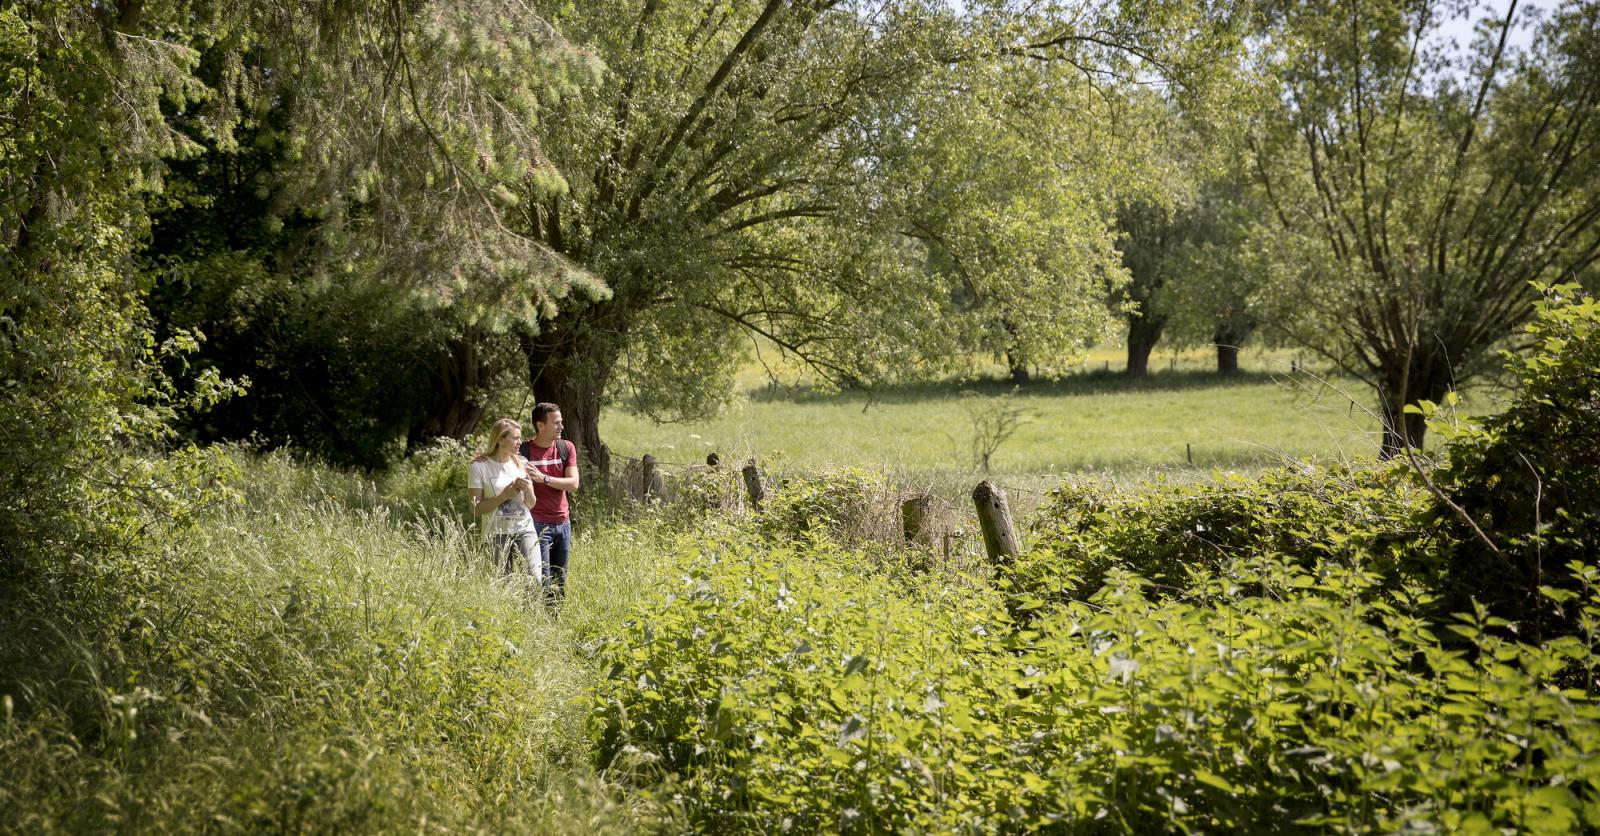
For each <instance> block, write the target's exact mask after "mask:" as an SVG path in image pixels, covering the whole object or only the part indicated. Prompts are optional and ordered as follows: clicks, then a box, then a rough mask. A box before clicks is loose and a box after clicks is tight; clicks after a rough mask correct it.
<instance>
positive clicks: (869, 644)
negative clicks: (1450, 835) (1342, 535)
mask: <svg viewBox="0 0 1600 836" xmlns="http://www.w3.org/2000/svg"><path fill="white" fill-rule="evenodd" d="M679 548H680V554H681V563H680V571H681V577H680V580H679V582H678V583H677V584H675V585H673V586H672V587H670V588H668V589H665V590H663V591H662V592H661V594H660V595H659V596H658V597H657V598H656V599H655V600H653V601H651V602H650V603H649V604H648V606H646V607H645V608H643V609H642V610H641V611H640V612H639V614H638V617H637V618H636V619H635V620H634V621H632V622H631V623H629V624H628V625H627V626H626V628H625V629H624V630H623V631H622V633H621V634H620V635H619V636H617V637H616V639H615V640H613V641H611V642H609V643H608V644H607V645H606V646H605V647H604V648H603V651H602V660H603V661H604V662H605V663H606V665H607V667H608V675H607V679H606V681H605V682H604V683H602V685H601V686H600V687H599V688H598V689H597V690H596V693H595V697H594V701H593V709H592V714H591V720H590V729H591V734H592V735H593V736H594V737H595V739H596V741H597V743H598V745H599V755H600V757H601V762H602V764H603V765H606V766H608V767H610V768H611V769H612V770H614V771H616V772H621V773H632V774H633V775H635V777H636V779H638V780H640V781H642V782H644V783H646V784H647V785H652V786H656V787H658V788H659V791H660V792H661V793H663V794H668V795H671V796H672V797H673V798H675V799H676V800H677V801H678V803H679V804H681V805H682V806H683V807H684V809H685V811H686V812H687V814H688V815H689V816H690V821H691V823H692V824H693V825H694V826H695V827H697V828H700V829H708V830H752V831H753V830H768V829H794V830H799V831H803V832H810V831H818V830H840V831H849V832H887V831H912V832H919V831H938V832H949V831H995V830H1000V831H1034V830H1049V831H1057V832H1139V833H1143V832H1157V831H1161V832H1173V831H1192V830H1202V831H1222V832H1255V831H1267V830H1307V831H1322V830H1329V829H1333V830H1346V831H1393V830H1423V831H1427V830H1439V829H1442V830H1448V831H1474V832H1489V831H1490V830H1494V829H1499V828H1510V829H1515V830H1521V831H1527V832H1571V831H1573V830H1576V829H1580V828H1591V829H1592V828H1595V827H1600V762H1596V761H1595V759H1594V758H1593V753H1594V752H1595V751H1596V747H1597V746H1600V705H1597V704H1596V702H1595V698H1594V696H1593V693H1594V692H1593V689H1592V683H1593V676H1594V674H1595V673H1596V668H1597V662H1596V658H1597V657H1596V655H1595V652H1596V650H1597V649H1600V648H1597V646H1596V642H1597V640H1600V571H1597V570H1595V569H1594V568H1592V567H1574V571H1575V572H1576V573H1578V576H1581V577H1582V578H1584V579H1585V580H1584V589H1583V593H1582V595H1581V596H1580V598H1578V599H1575V602H1574V603H1575V605H1576V606H1577V607H1578V609H1579V610H1580V611H1581V612H1582V613H1583V619H1584V625H1585V626H1584V630H1583V632H1582V633H1581V638H1579V637H1568V638H1564V639H1561V640H1557V641H1554V642H1551V643H1547V644H1544V645H1536V644H1529V643H1519V642H1514V641H1510V640H1507V639H1505V638H1503V637H1502V636H1500V635H1498V632H1497V631H1498V627H1499V626H1500V623H1499V622H1497V621H1496V620H1495V619H1494V618H1493V617H1492V616H1490V615H1488V614H1487V613H1486V612H1484V611H1483V610H1482V609H1479V610H1477V611H1474V612H1472V613H1469V614H1467V616H1466V617H1465V620H1460V621H1453V622H1450V623H1448V624H1445V625H1436V624H1432V623H1430V622H1428V621H1426V620H1424V619H1421V618H1418V617H1417V616H1416V615H1414V614H1413V612H1412V610H1415V609H1418V608H1425V607H1426V606H1427V605H1428V603H1429V596H1428V594H1427V593H1426V592H1425V591H1423V590H1422V589H1421V587H1419V586H1417V585H1415V584H1406V585H1403V586H1401V587H1399V588H1391V589H1386V590H1384V591H1383V592H1382V593H1381V594H1380V592H1379V591H1378V588H1379V587H1382V586H1384V585H1386V584H1387V583H1388V581H1386V580H1385V579H1384V578H1382V577H1381V576H1380V575H1379V574H1377V573H1375V572H1373V571H1370V570H1367V569H1363V568H1359V565H1351V563H1354V564H1359V563H1360V561H1353V562H1351V563H1347V562H1345V561H1333V560H1323V561H1317V562H1314V563H1313V564H1312V565H1310V566H1302V565H1300V561H1298V560H1294V559H1284V558H1282V557H1279V556H1272V555H1255V556H1246V557H1232V558H1227V559H1224V560H1221V561H1218V562H1217V563H1216V564H1215V565H1214V568H1199V569H1196V570H1195V571H1194V572H1192V573H1191V575H1190V577H1189V583H1190V586H1189V588H1188V590H1187V591H1186V593H1185V594H1184V595H1172V594H1154V592H1155V590H1154V589H1153V588H1152V586H1151V584H1150V583H1149V582H1148V581H1145V580H1143V579H1141V578H1138V577H1137V576H1134V575H1132V574H1129V573H1127V572H1126V571H1123V570H1121V569H1112V570H1110V571H1109V572H1108V573H1107V575H1106V578H1105V582H1104V584H1103V585H1102V586H1101V587H1100V589H1099V590H1098V591H1097V592H1096V593H1095V594H1094V596H1093V597H1092V598H1091V599H1089V600H1069V601H1066V602H1064V603H1060V604H1056V605H1040V606H1039V608H1038V610H1037V611H1035V612H1034V613H1033V614H1032V616H1033V617H1032V619H1031V622H1030V623H1029V625H1028V626H1027V627H1018V626H1017V625H1016V624H1015V623H1013V622H1012V621H1011V620H1010V619H1009V618H1008V617H1007V614H1006V610H1005V607H1004V606H1003V604H1002V602H1001V601H1000V600H999V599H998V598H997V597H996V595H995V594H994V593H993V592H992V591H986V590H985V589H983V588H982V587H976V588H971V587H964V586H962V585H959V584H951V583H946V582H943V581H940V580H937V579H934V578H925V579H923V585H922V586H920V587H915V588H913V589H912V590H911V591H910V592H909V593H908V591H907V589H906V588H905V586H904V585H903V582H899V581H895V582H891V581H890V580H888V579H886V578H885V577H884V576H883V575H882V574H881V573H878V572H876V571H875V570H873V569H872V568H871V567H870V566H869V565H868V563H867V562H866V561H863V560H860V559H859V556H858V555H854V554H852V553H849V552H846V551H841V550H840V549H838V548H837V547H836V546H832V545H828V544H826V543H823V544H813V545H811V546H807V547H798V548H797V547H795V546H783V547H779V548H776V549H771V548H766V547H764V546H762V545H761V544H760V543H759V542H753V541H751V540H748V539H744V538H742V537H737V536H735V537H727V538H722V539H718V540H716V541H712V542H691V541H685V542H683V543H682V544H681V545H680V547H679ZM1445 627H1447V628H1448V630H1445V629H1442V628H1445ZM1443 635H1449V636H1451V637H1454V638H1456V639H1458V640H1460V641H1462V642H1465V643H1466V644H1467V645H1468V646H1469V647H1468V649H1467V650H1465V651H1464V650H1460V649H1455V648H1452V647H1447V646H1446V642H1445V641H1444V640H1443V638H1442V636H1443ZM1575 666H1576V667H1577V668H1579V669H1582V670H1584V671H1585V675H1586V676H1587V677H1588V682H1589V683H1590V687H1589V689H1588V690H1585V689H1583V688H1567V687H1563V686H1562V684H1561V681H1560V677H1561V676H1562V672H1563V671H1569V670H1571V669H1573V668H1574V667H1575Z"/></svg>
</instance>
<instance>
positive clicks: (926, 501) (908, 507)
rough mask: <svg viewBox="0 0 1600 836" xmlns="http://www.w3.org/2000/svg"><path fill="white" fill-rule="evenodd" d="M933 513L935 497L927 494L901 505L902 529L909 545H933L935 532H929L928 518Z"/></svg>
mask: <svg viewBox="0 0 1600 836" xmlns="http://www.w3.org/2000/svg"><path fill="white" fill-rule="evenodd" d="M932 511H933V497H932V496H929V495H928V494H925V493H919V494H917V495H916V496H913V497H911V498H910V499H907V500H906V501H904V502H902V503H900V529H901V530H902V531H903V532H905V535H906V543H907V544H908V545H916V544H918V543H921V544H923V545H926V546H932V545H933V536H932V535H933V532H931V531H929V530H928V522H929V520H928V518H929V517H930V516H932Z"/></svg>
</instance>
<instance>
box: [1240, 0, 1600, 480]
mask: <svg viewBox="0 0 1600 836" xmlns="http://www.w3.org/2000/svg"><path fill="white" fill-rule="evenodd" d="M1267 8H1268V23H1269V25H1268V33H1269V34H1268V38H1267V39H1266V40H1265V41H1264V42H1263V46H1264V48H1263V52H1262V55H1263V58H1262V62H1263V68H1264V70H1265V71H1266V72H1267V73H1268V74H1269V76H1270V78H1271V79H1272V80H1273V81H1274V82H1275V85H1276V88H1277V93H1278V94H1279V103H1280V104H1281V107H1277V108H1275V109H1273V110H1271V111H1269V112H1268V113H1267V115H1266V116H1265V118H1264V120H1263V122H1262V127H1261V129H1260V130H1259V132H1258V133H1257V134H1256V137H1255V149H1254V150H1255V157H1256V162H1257V165H1258V168H1257V172H1256V173H1257V177H1258V180H1259V182H1260V183H1261V184H1262V185H1263V187H1264V188H1265V190H1266V192H1267V195H1268V199H1269V201H1270V203H1271V205H1272V207H1273V210H1274V212H1275V216H1276V221H1277V222H1278V224H1279V225H1280V227H1281V229H1282V230H1283V232H1284V237H1285V239H1286V240H1288V241H1292V242H1293V244H1294V247H1295V248H1296V249H1298V251H1299V255H1298V258H1297V259H1296V262H1297V263H1296V264H1295V267H1296V269H1294V270H1292V271H1290V272H1289V273H1288V275H1289V276H1291V277H1292V284H1291V285H1289V286H1279V287H1277V288H1276V289H1275V290H1273V291H1271V292H1270V293H1269V294H1268V295H1269V296H1273V297H1276V298H1278V299H1293V300H1294V303H1293V305H1292V310H1293V313H1292V314H1287V315H1279V316H1274V317H1273V318H1272V319H1271V320H1269V324H1270V327H1272V328H1274V329H1275V330H1277V331H1278V332H1279V333H1280V334H1281V335H1282V336H1283V337H1284V338H1286V339H1288V340H1290V341H1292V342H1295V343H1298V344H1301V345H1304V346H1306V347H1308V348H1311V349H1312V350H1315V351H1317V352H1319V353H1320V354H1321V355H1323V356H1324V357H1326V358H1327V359H1329V360H1331V361H1332V362H1334V363H1336V364H1337V365H1338V366H1339V367H1340V368H1342V369H1344V370H1345V371H1347V372H1349V373H1351V374H1353V375H1355V376H1356V377H1358V378H1360V379H1361V380H1362V381H1364V382H1366V383H1367V384H1369V385H1370V386H1372V388H1373V389H1374V390H1375V392H1376V393H1377V396H1378V404H1379V411H1380V415H1381V417H1382V420H1383V440H1382V448H1381V449H1382V452H1383V454H1384V455H1394V454H1395V453H1397V452H1399V451H1400V450H1401V449H1403V448H1404V447H1406V446H1412V447H1416V446H1420V445H1421V443H1422V439H1423V434H1424V432H1425V430H1426V425H1425V424H1424V421H1423V419H1422V416H1420V415H1417V414H1408V413H1407V412H1406V411H1405V408H1406V407H1407V406H1408V405H1411V404H1415V403H1417V402H1419V401H1423V400H1429V401H1434V402H1438V401H1440V400H1442V399H1443V397H1444V395H1445V394H1446V393H1447V392H1449V391H1450V390H1452V389H1454V388H1455V387H1457V386H1459V385H1460V384H1461V383H1462V382H1464V381H1466V380H1467V379H1469V378H1471V377H1473V376H1474V375H1476V374H1479V373H1481V372H1482V371H1484V370H1485V369H1486V368H1487V367H1488V366H1490V365H1491V364H1492V359H1493V357H1492V354H1493V349H1494V347H1495V346H1497V345H1500V344H1503V343H1504V342H1505V341H1507V340H1509V339H1512V338H1513V337H1514V333H1515V330H1516V328H1517V326H1518V325H1519V324H1521V323H1524V322H1526V321H1527V320H1528V318H1529V316H1530V315H1531V314H1532V312H1533V309H1534V303H1535V302H1536V301H1537V300H1538V298H1539V297H1538V294H1537V293H1536V292H1535V290H1534V289H1533V287H1532V283H1534V282H1541V283H1557V282H1567V281H1574V280H1584V279H1585V278H1589V279H1591V280H1592V278H1593V276H1594V273H1593V269H1594V264H1595V261H1596V258H1597V257H1600V6H1596V5H1595V4H1593V3H1581V2H1579V3H1570V2H1569V3H1566V4H1564V5H1562V6H1561V7H1560V8H1559V9H1557V10H1555V11H1554V12H1553V13H1552V14H1551V15H1550V17H1549V19H1548V21H1546V22H1545V23H1543V24H1541V25H1539V26H1538V27H1537V31H1536V33H1535V37H1534V40H1533V44H1532V46H1531V48H1530V49H1529V50H1527V51H1518V50H1513V49H1509V48H1508V47H1507V41H1508V36H1509V33H1510V30H1511V27H1513V26H1516V25H1519V22H1521V21H1523V20H1524V18H1525V17H1526V13H1525V11H1524V10H1523V8H1522V7H1521V6H1520V5H1519V4H1518V3H1517V2H1515V0H1513V2H1510V3H1509V4H1508V5H1507V6H1506V8H1505V12H1504V14H1503V15H1502V16H1500V17H1499V18H1498V19H1488V20H1485V21H1484V22H1483V23H1481V24H1480V27H1479V34H1478V36H1477V38H1476V40H1475V41H1474V42H1473V44H1472V46H1471V49H1470V51H1468V52H1466V53H1464V54H1463V55H1461V56H1460V57H1456V56H1455V55H1454V54H1453V53H1452V52H1451V51H1450V49H1449V47H1448V46H1441V45H1439V44H1437V43H1435V42H1434V41H1433V40H1432V38H1433V35H1434V34H1435V33H1436V32H1437V31H1438V29H1439V27H1440V25H1441V24H1442V23H1443V22H1444V19H1445V16H1446V15H1448V14H1450V13H1452V11H1454V10H1455V8H1456V7H1455V6H1454V5H1452V4H1448V3H1444V2H1436V0H1412V2H1395V1H1394V0H1340V2H1312V3H1285V4H1270V5H1269V6H1268V7H1267Z"/></svg>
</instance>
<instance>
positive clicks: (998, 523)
mask: <svg viewBox="0 0 1600 836" xmlns="http://www.w3.org/2000/svg"><path fill="white" fill-rule="evenodd" d="M972 502H973V504H974V505H976V506H977V508H978V528H979V529H980V530H982V532H983V550H984V551H985V552H988V554H989V559H990V560H993V561H996V562H1000V563H1010V562H1011V561H1012V559H1013V558H1015V557H1016V556H1017V555H1018V554H1019V553H1020V552H1021V551H1022V549H1021V548H1020V547H1018V545H1017V532H1016V529H1014V528H1012V526H1011V509H1010V508H1009V507H1008V506H1007V505H1006V492H1005V491H1002V490H1000V489H999V488H997V487H995V486H994V485H991V484H989V482H988V480H984V481H982V482H979V483H978V486H977V487H976V488H973V489H972Z"/></svg>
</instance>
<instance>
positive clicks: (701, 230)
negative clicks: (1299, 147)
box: [523, 0, 1216, 468]
mask: <svg viewBox="0 0 1600 836" xmlns="http://www.w3.org/2000/svg"><path fill="white" fill-rule="evenodd" d="M549 14H550V16H551V18H552V20H553V22H555V23H556V25H557V26H558V27H559V28H560V29H561V30H562V31H563V33H564V34H566V35H567V36H568V37H569V38H571V39H573V40H574V41H576V42H579V43H583V44H585V45H586V46H588V47H590V48H593V49H595V50H596V51H597V52H598V53H599V55H600V56H601V58H602V60H603V61H604V62H605V64H606V65H607V67H608V75H607V79H606V81H605V83H604V84H603V85H601V86H600V87H599V88H598V89H597V90H595V91H593V93H592V94H591V95H587V96H584V97H581V98H579V99H575V100H573V101H572V102H571V103H570V105H571V106H569V107H564V108H562V109H560V111H559V112H558V113H557V114H556V115H555V116H554V117H553V118H552V119H551V120H549V121H548V122H547V124H548V125H549V126H550V128H551V131H552V136H551V138H550V141H549V143H548V148H549V149H550V150H549V153H550V157H551V159H552V160H553V161H554V162H555V165H556V167H557V168H558V169H559V170H560V171H562V172H563V173H564V174H565V175H566V177H567V181H568V183H569V184H570V190H569V191H568V192H566V193H564V194H562V195H560V196H559V197H556V198H554V199H550V200H543V201H540V200H529V201H527V202H525V204H524V207H525V210H526V217H525V223H526V225H527V228H528V229H529V230H531V231H532V232H533V233H534V234H535V235H536V236H537V237H538V238H539V239H540V240H542V241H544V242H547V243H548V245H549V246H550V248H551V249H553V250H555V251H556V252H559V253H561V254H562V255H564V256H566V257H567V258H569V259H571V260H572V261H573V262H574V263H577V264H580V265H582V266H583V267H585V268H586V269H588V270H589V271H590V272H592V273H593V274H594V275H595V276H597V277H599V278H600V279H602V280H603V281H605V283H606V285H607V286H608V288H609V289H610V295H609V296H606V297H604V298H592V297H581V296H580V297H573V298H568V299H564V300H551V301H552V303H553V305H554V307H555V308H556V310H554V311H552V312H550V315H546V316H543V317H541V319H540V321H539V322H538V323H537V327H536V328H528V329H527V332H526V334H525V336H524V340H523V345H524V349H525V351H526V353H527V356H528V361H529V367H530V376H531V383H532V386H533V390H534V393H535V394H536V395H537V396H538V397H539V398H541V399H548V400H554V401H557V402H559V403H560V404H561V405H562V407H563V410H564V413H565V415H566V417H567V420H568V424H569V427H570V428H571V429H572V431H573V432H572V434H573V435H574V436H575V437H577V439H578V440H579V441H580V444H581V446H582V447H583V448H585V451H586V453H587V454H588V455H589V456H590V457H591V458H592V459H593V461H594V462H595V463H596V464H598V465H600V466H601V467H602V468H604V467H605V466H606V463H607V459H608V454H607V451H606V448H605V446H604V445H603V444H602V442H601V438H600V432H599V416H600V412H601V410H602V408H603V407H604V405H605V403H606V399H607V396H608V391H611V390H612V389H613V387H615V386H616V385H618V384H619V382H621V376H623V375H625V376H626V384H627V389H628V390H629V392H630V394H631V396H632V398H633V400H634V403H636V404H639V405H643V406H645V407H647V408H651V409H653V410H656V411H659V412H664V413H674V412H675V413H683V412H693V411H696V410H698V409H702V408H704V407H706V406H708V405H709V403H710V402H712V401H714V400H715V399H716V397H717V395H718V392H719V391H725V390H726V375H727V372H728V371H729V370H730V369H731V367H732V366H733V364H734V363H735V362H736V361H737V359H738V356H739V353H738V351H737V348H738V343H739V341H740V340H742V339H745V338H747V337H748V336H749V335H761V336H764V337H765V338H767V339H770V340H771V341H772V342H774V343H776V344H777V345H779V346H781V347H782V348H783V349H784V350H785V351H788V352H791V353H792V354H794V355H796V356H798V357H799V358H801V359H802V360H804V361H805V362H807V363H809V364H810V365H811V367H812V368H814V369H816V370H818V371H820V372H822V373H823V374H824V375H825V376H827V377H828V378H830V379H831V380H834V381H835V382H838V383H840V384H843V385H856V384H871V383H873V382H876V381H881V380H886V379H892V378H893V377H894V376H895V375H897V374H904V373H906V372H908V371H911V370H916V369H924V370H925V369H930V368H936V367H939V366H940V365H941V364H948V363H950V362H952V359H951V358H952V357H954V356H955V355H958V354H966V353H967V352H969V351H971V350H973V349H974V348H983V349H987V350H994V351H997V352H999V353H1014V354H1015V356H1018V357H1025V358H1026V359H1027V360H1028V361H1034V358H1036V357H1038V356H1041V355H1043V354H1046V353H1049V352H1054V351H1069V350H1071V347H1072V346H1073V345H1075V343H1076V341H1078V340H1081V339H1082V338H1083V336H1084V333H1083V329H1084V328H1085V324H1086V323H1088V322H1089V321H1091V320H1095V319H1096V315H1091V314H1090V313H1089V312H1088V308H1087V307H1086V306H1085V304H1084V300H1086V299H1098V298H1099V293H1098V290H1097V288H1098V283H1099V282H1100V281H1101V276H1100V274H1099V272H1098V271H1097V270H1096V269H1095V268H1096V266H1097V265H1102V264H1103V263H1104V262H1105V260H1106V258H1105V256H1106V254H1107V253H1109V251H1110V247H1109V233H1108V232H1107V230H1106V228H1105V224H1104V223H1103V222H1096V220H1095V219H1094V218H1093V215H1094V213H1093V212H1092V211H1091V209H1092V207H1093V205H1094V203H1095V201H1096V200H1098V199H1099V198H1098V197H1095V196H1085V195H1084V194H1073V193H1072V191H1071V187H1072V185H1073V184H1074V183H1075V182H1076V183H1078V184H1088V183H1092V182H1095V181H1096V178H1098V180H1099V181H1100V182H1105V181H1108V180H1111V179H1114V178H1115V177H1116V176H1117V175H1118V174H1119V173H1120V174H1122V175H1124V176H1126V174H1127V172H1126V171H1121V172H1119V171H1118V168H1119V165H1120V164H1121V162H1122V161H1123V160H1124V159H1125V156H1124V157H1119V156H1118V155H1116V154H1107V153H1100V152H1099V149H1098V148H1097V147H1096V146H1095V145H1094V144H1093V143H1092V142H1090V141H1086V140H1085V137H1087V136H1088V135H1089V133H1090V130H1089V129H1087V128H1081V126H1080V128H1079V129H1078V130H1076V132H1074V129H1073V126H1072V125H1071V123H1070V120H1071V119H1072V118H1074V116H1076V118H1078V119H1081V120H1083V122H1085V123H1088V122H1091V121H1093V120H1095V119H1098V118H1100V116H1101V115H1102V111H1099V110H1096V109H1095V107H1092V106H1089V105H1088V104H1087V103H1088V102H1090V101H1091V100H1092V95H1091V94H1090V92H1089V91H1090V89H1091V87H1092V86H1093V85H1095V84H1096V83H1110V82H1111V81H1112V80H1113V78H1112V77H1113V76H1114V75H1115V74H1116V73H1117V72H1119V71H1120V72H1121V73H1122V74H1124V75H1126V76H1128V77H1136V76H1138V75H1139V73H1140V72H1148V73H1151V74H1153V73H1154V72H1155V68H1156V67H1157V65H1158V63H1159V61H1158V59H1161V57H1162V56H1163V55H1167V54H1169V53H1172V54H1176V52H1175V51H1174V50H1175V47H1182V48H1185V49H1189V48H1193V47H1194V45H1195V44H1196V43H1197V42H1201V41H1203V40H1204V39H1201V38H1196V37H1194V36H1195V35H1196V34H1197V33H1199V32H1205V33H1207V34H1208V35H1209V34H1210V29H1211V28H1212V27H1215V26H1216V21H1214V20H1212V19H1210V18H1207V17H1204V16H1202V15H1200V14H1198V13H1197V12H1196V11H1195V10H1194V9H1193V7H1192V4H1185V3H1173V4H1165V3H1153V4H1139V5H1138V6H1137V7H1133V6H1129V4H1112V3H1108V4H1104V5H1096V4H1093V3H1084V4H1061V3H1039V4H1029V5H1028V6H1027V7H1026V10H1025V11H1018V9H1017V7H1016V6H1015V4H1009V3H993V4H979V3H970V4H964V11H963V12H962V13H957V12H956V11H954V10H952V9H951V8H950V7H949V6H947V5H946V4H944V3H939V2H925V1H923V0H709V2H688V0H626V1H624V0H614V1H613V2H601V3H586V4H583V5H582V6H581V7H574V6H564V7H559V8H557V7H552V8H551V9H550V12H549ZM1180 65H1183V62H1182V61H1180V60H1175V59H1174V60H1171V61H1170V62H1169V63H1161V66H1172V67H1176V66H1180ZM1136 66H1140V67H1143V69H1142V70H1140V69H1135V67H1136ZM1097 167H1098V170H1097ZM1090 172H1093V174H1092V175H1091V174H1090ZM1082 191H1083V192H1087V191H1089V190H1087V189H1085V190H1082ZM996 335H998V337H997V336H996Z"/></svg>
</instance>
